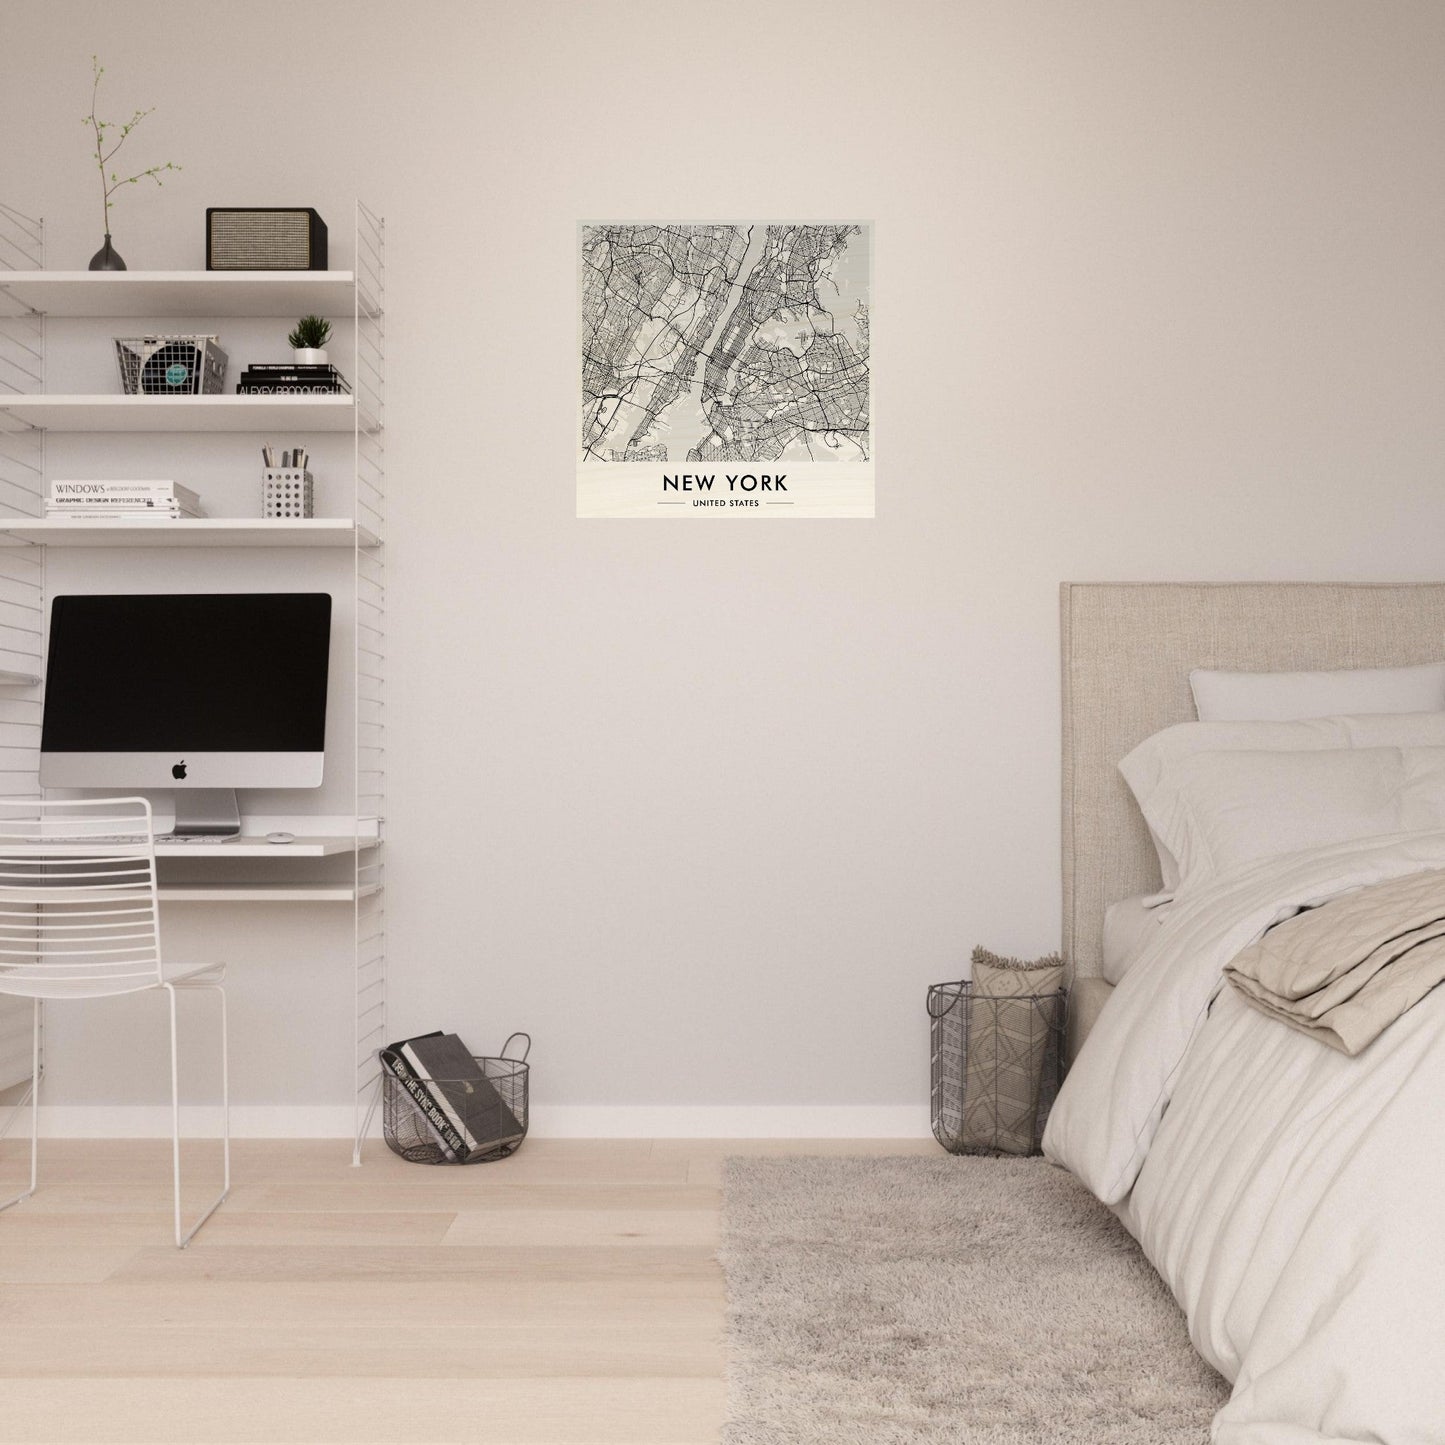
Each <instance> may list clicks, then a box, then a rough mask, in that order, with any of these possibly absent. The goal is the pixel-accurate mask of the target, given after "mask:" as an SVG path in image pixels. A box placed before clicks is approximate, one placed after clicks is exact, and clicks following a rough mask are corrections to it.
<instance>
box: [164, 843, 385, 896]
mask: <svg viewBox="0 0 1445 1445" xmlns="http://www.w3.org/2000/svg"><path fill="white" fill-rule="evenodd" d="M361 846H362V847H363V848H368V847H375V846H376V845H375V842H374V841H370V840H368V839H365V838H363V839H362V840H361ZM354 852H356V839H355V838H354V837H350V836H346V835H344V834H343V835H341V836H339V837H338V836H333V837H324V836H318V837H314V838H305V837H302V836H301V835H299V834H298V835H297V837H296V840H295V841H294V842H292V843H268V842H267V841H266V840H265V838H263V837H253V836H251V835H248V834H246V835H242V836H241V837H239V838H227V839H226V841H225V842H224V843H161V842H157V843H156V857H157V858H194V859H196V860H197V861H198V862H207V861H217V860H219V861H225V860H227V859H233V858H330V857H333V856H334V855H335V854H337V853H354ZM173 886H174V885H173Z"/></svg>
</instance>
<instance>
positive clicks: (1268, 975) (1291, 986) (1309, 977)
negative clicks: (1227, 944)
mask: <svg viewBox="0 0 1445 1445" xmlns="http://www.w3.org/2000/svg"><path fill="white" fill-rule="evenodd" d="M1225 976H1226V977H1227V978H1228V979H1229V981H1230V983H1232V984H1233V985H1234V987H1235V988H1236V989H1238V990H1239V992H1240V993H1241V994H1243V996H1244V997H1245V999H1246V1000H1247V1001H1248V1002H1249V1003H1251V1004H1253V1005H1254V1007H1255V1008H1257V1009H1259V1010H1261V1011H1262V1012H1263V1013H1267V1014H1269V1015H1271V1016H1272V1017H1274V1018H1277V1019H1279V1020H1281V1021H1282V1022H1283V1023H1286V1024H1288V1025H1289V1026H1290V1027H1291V1028H1294V1029H1299V1030H1300V1031H1301V1032H1302V1033H1307V1034H1311V1035H1313V1036H1314V1037H1315V1038H1317V1039H1319V1040H1320V1041H1321V1042H1322V1043H1326V1044H1329V1045H1330V1047H1331V1048H1335V1049H1339V1050H1340V1051H1341V1052H1342V1053H1346V1054H1358V1053H1359V1052H1360V1050H1361V1049H1363V1048H1364V1047H1365V1046H1366V1045H1367V1044H1370V1043H1372V1042H1373V1041H1374V1040H1375V1039H1376V1038H1378V1037H1379V1035H1380V1034H1381V1033H1383V1032H1384V1030H1385V1029H1387V1028H1388V1027H1389V1026H1390V1025H1391V1024H1392V1023H1394V1022H1395V1020H1396V1019H1397V1018H1399V1017H1400V1015H1401V1014H1403V1013H1405V1012H1406V1011H1407V1010H1408V1009H1411V1008H1414V1006H1415V1005H1416V1004H1417V1003H1419V1002H1420V1000H1421V999H1422V998H1424V997H1425V995H1426V994H1427V993H1429V992H1430V990H1431V989H1433V988H1435V987H1436V986H1437V985H1439V984H1440V983H1445V869H1431V870H1430V871H1428V872H1425V873H1411V874H1407V875H1406V876H1405V877H1403V878H1392V879H1391V880H1390V881H1389V882H1387V883H1376V884H1373V885H1372V886H1370V887H1368V888H1359V889H1356V890H1355V891H1354V892H1351V893H1346V894H1343V895H1342V896H1341V897H1339V898H1335V899H1332V900H1331V901H1330V902H1329V903H1326V904H1324V905H1323V906H1322V907H1319V908H1311V909H1308V910H1307V911H1305V912H1303V913H1298V914H1296V915H1295V916H1294V917H1293V918H1289V919H1286V920H1285V922H1283V923H1279V924H1276V925H1275V926H1274V927H1273V928H1271V929H1270V930H1269V931H1268V932H1267V933H1266V934H1265V935H1264V936H1263V937H1262V938H1261V939H1260V940H1259V941H1258V942H1257V943H1253V944H1251V945H1250V946H1249V947H1248V948H1246V949H1245V950H1244V952H1243V953H1241V954H1240V955H1239V956H1238V957H1237V958H1236V959H1235V960H1234V962H1233V963H1231V964H1230V965H1229V966H1228V967H1227V968H1226V969H1225Z"/></svg>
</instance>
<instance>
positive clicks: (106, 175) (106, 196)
mask: <svg viewBox="0 0 1445 1445" xmlns="http://www.w3.org/2000/svg"><path fill="white" fill-rule="evenodd" d="M90 65H91V69H92V70H93V71H94V72H95V83H94V85H93V86H92V87H91V91H90V114H89V115H87V116H82V117H81V122H82V124H84V125H88V126H89V127H90V129H91V132H92V134H93V135H94V136H95V163H96V165H97V166H98V167H99V169H100V189H101V195H102V199H103V200H104V202H105V245H103V246H102V247H101V248H100V250H98V251H97V252H96V253H95V255H94V256H92V257H91V258H90V269H91V270H92V271H124V270H125V262H124V261H122V260H121V259H120V255H119V253H118V252H117V251H116V249H115V247H114V246H112V245H111V244H110V208H111V206H112V205H113V204H114V203H113V202H112V201H111V197H112V196H113V195H114V194H115V193H116V191H118V190H119V189H120V188H121V187H122V186H134V185H138V184H139V183H140V182H141V181H154V182H155V183H156V185H158V186H159V185H162V184H163V182H162V180H161V175H162V173H163V172H165V171H178V170H180V167H179V166H178V165H176V164H175V163H174V162H172V161H167V162H166V163H165V165H163V166H151V167H150V168H149V169H148V170H144V171H140V172H138V173H137V174H136V175H133V176H120V175H117V174H116V173H115V172H114V171H107V170H106V167H107V166H108V165H109V164H110V162H111V161H112V160H114V159H115V153H116V152H117V151H118V150H119V149H120V148H121V146H123V145H124V144H125V142H126V137H127V136H129V135H130V133H131V131H133V130H134V129H135V128H136V126H138V125H139V124H140V123H141V121H143V120H144V119H145V118H146V116H148V115H149V114H150V113H151V112H150V111H149V110H138V111H136V113H135V114H134V115H133V116H131V118H130V119H129V120H128V121H126V123H125V124H124V125H123V126H121V127H120V135H119V136H114V137H113V136H110V135H108V134H107V132H108V131H113V130H115V124H114V122H113V121H108V120H101V119H100V117H99V116H98V115H96V113H95V107H96V100H97V98H98V97H99V95H100V77H101V76H102V75H104V74H105V67H104V66H103V65H102V64H101V63H100V60H99V59H98V58H97V57H96V56H94V55H92V56H91V57H90ZM152 109H154V107H152Z"/></svg>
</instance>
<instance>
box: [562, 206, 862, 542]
mask: <svg viewBox="0 0 1445 1445" xmlns="http://www.w3.org/2000/svg"><path fill="white" fill-rule="evenodd" d="M872 239H873V227H872V225H871V223H867V222H838V223H829V224H823V223H818V222H812V221H809V222H786V221H740V222H736V223H729V224H718V225H712V224H679V223H673V222H661V221H659V222H655V223H647V222H626V223H622V222H596V223H584V224H583V225H582V226H580V227H579V228H578V288H579V322H580V325H579V333H578V339H579V345H580V350H581V358H580V363H581V364H580V381H581V387H580V406H579V442H578V455H577V515H578V516H579V517H674V518H676V517H729V516H730V517H748V516H751V517H792V518H797V517H871V516H872V515H873V404H872V402H873V398H872V376H871V372H870V370H869V364H868V324H869V307H870V304H871V303H870V282H871V262H872V249H873V248H872Z"/></svg>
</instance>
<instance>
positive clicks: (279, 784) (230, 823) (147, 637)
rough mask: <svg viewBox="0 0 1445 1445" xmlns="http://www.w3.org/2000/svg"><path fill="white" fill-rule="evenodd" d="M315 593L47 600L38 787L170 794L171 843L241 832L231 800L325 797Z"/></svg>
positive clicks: (323, 674) (327, 621)
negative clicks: (266, 791) (302, 794)
mask: <svg viewBox="0 0 1445 1445" xmlns="http://www.w3.org/2000/svg"><path fill="white" fill-rule="evenodd" d="M330 642H331V598H330V596H329V595H328V594H327V593H324V592H205V593H190V594H177V593H164V594H157V593H146V594H140V595H125V596H94V595H92V596H64V597H56V598H55V599H54V601H53V602H52V604H51V609H50V648H49V653H48V655H47V658H46V669H45V711H44V719H43V722H42V726H41V737H40V783H41V786H42V787H46V788H134V789H138V790H154V789H166V790H168V791H170V792H172V793H173V794H174V797H175V803H176V824H175V831H176V836H178V837H187V836H189V837H205V836H228V835H231V834H235V833H238V832H240V828H241V819H240V810H239V808H238V806H237V802H236V793H235V790H236V789H237V788H317V787H320V786H321V775H322V767H323V764H324V762H325V743H326V679H327V658H328V653H329V650H330Z"/></svg>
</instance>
